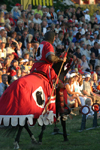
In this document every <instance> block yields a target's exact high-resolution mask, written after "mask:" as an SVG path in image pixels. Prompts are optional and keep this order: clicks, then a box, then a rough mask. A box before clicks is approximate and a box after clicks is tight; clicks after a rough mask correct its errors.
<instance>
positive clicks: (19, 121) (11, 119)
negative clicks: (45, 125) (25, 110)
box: [0, 114, 34, 126]
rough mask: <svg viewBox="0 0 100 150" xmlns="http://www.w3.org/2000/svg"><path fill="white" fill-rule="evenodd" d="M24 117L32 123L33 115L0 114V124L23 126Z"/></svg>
mask: <svg viewBox="0 0 100 150" xmlns="http://www.w3.org/2000/svg"><path fill="white" fill-rule="evenodd" d="M26 118H27V119H28V122H29V124H30V125H32V124H33V118H34V115H32V114H30V115H0V124H2V125H4V126H9V125H11V126H17V125H20V126H24V125H25V121H26Z"/></svg>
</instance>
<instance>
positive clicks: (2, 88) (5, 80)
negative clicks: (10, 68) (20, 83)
mask: <svg viewBox="0 0 100 150" xmlns="http://www.w3.org/2000/svg"><path fill="white" fill-rule="evenodd" d="M8 86H9V85H8V75H7V74H3V75H2V82H1V83H0V97H1V96H2V94H3V93H4V91H5V90H6V89H7V87H8Z"/></svg>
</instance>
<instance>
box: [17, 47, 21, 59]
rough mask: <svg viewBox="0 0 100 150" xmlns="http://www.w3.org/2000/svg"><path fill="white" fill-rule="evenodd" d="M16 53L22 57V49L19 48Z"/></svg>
mask: <svg viewBox="0 0 100 150" xmlns="http://www.w3.org/2000/svg"><path fill="white" fill-rule="evenodd" d="M17 54H18V56H19V57H20V58H22V49H21V48H20V50H17Z"/></svg>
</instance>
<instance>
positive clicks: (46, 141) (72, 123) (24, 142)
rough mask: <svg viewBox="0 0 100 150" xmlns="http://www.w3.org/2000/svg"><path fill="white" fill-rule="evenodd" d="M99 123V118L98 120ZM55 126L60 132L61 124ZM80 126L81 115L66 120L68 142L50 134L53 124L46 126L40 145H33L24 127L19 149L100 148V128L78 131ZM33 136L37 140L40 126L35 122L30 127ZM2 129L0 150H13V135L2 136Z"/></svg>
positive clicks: (86, 149) (61, 137)
mask: <svg viewBox="0 0 100 150" xmlns="http://www.w3.org/2000/svg"><path fill="white" fill-rule="evenodd" d="M92 124H93V120H92V119H91V120H87V123H86V128H88V127H92ZM98 124H99V125H100V120H98ZM57 127H58V128H59V129H60V131H61V132H62V127H61V124H60V123H58V124H57ZM80 127H81V115H80V116H76V117H73V119H72V120H70V119H68V120H67V121H66V129H67V133H68V134H69V136H68V139H69V141H68V142H64V141H63V136H62V135H51V133H52V132H53V129H54V125H50V126H47V127H46V130H45V131H44V136H43V142H42V145H33V144H32V143H31V140H30V137H29V135H28V133H27V132H26V130H25V129H23V131H22V135H21V138H20V143H19V144H20V149H21V150H96V149H98V150H99V149H100V128H96V129H95V130H89V131H86V130H85V131H83V132H81V133H79V132H78V130H80ZM30 129H31V131H32V132H33V134H34V136H35V137H36V139H37V140H38V135H39V133H40V131H41V128H40V127H39V126H38V124H36V125H35V126H34V127H30ZM2 132H4V130H0V150H13V142H14V138H15V137H13V138H12V137H8V138H7V137H4V136H2Z"/></svg>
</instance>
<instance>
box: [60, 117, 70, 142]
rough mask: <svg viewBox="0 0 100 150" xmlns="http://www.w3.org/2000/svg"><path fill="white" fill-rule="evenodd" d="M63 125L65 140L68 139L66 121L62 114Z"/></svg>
mask: <svg viewBox="0 0 100 150" xmlns="http://www.w3.org/2000/svg"><path fill="white" fill-rule="evenodd" d="M61 125H62V127H63V136H64V141H68V138H67V132H66V121H63V117H62V116H61Z"/></svg>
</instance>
